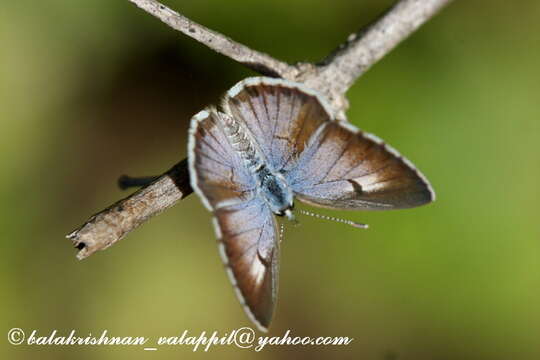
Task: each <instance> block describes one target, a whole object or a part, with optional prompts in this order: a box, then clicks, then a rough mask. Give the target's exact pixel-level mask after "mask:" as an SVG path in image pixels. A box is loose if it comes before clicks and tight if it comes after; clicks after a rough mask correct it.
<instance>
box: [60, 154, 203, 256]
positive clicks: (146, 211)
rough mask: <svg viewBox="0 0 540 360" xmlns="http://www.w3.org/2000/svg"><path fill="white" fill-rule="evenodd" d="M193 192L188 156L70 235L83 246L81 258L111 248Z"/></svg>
mask: <svg viewBox="0 0 540 360" xmlns="http://www.w3.org/2000/svg"><path fill="white" fill-rule="evenodd" d="M192 192H193V190H192V189H191V186H190V184H189V173H188V170H187V159H184V160H182V161H180V162H179V163H178V164H176V165H175V166H173V167H172V168H171V169H170V170H169V171H167V172H166V173H165V174H163V175H161V176H160V177H158V178H157V179H156V180H155V181H154V182H152V183H151V184H150V185H148V186H146V187H144V188H142V189H140V190H139V191H137V192H135V193H133V194H131V195H129V196H128V197H127V198H125V199H122V200H120V201H118V202H117V203H115V204H113V205H111V206H109V207H108V208H107V209H105V210H103V211H101V212H99V213H97V214H96V215H94V216H92V217H91V218H90V219H89V220H88V221H87V222H86V223H85V224H84V225H83V226H81V227H80V228H78V229H77V230H75V231H73V232H72V233H71V234H69V235H68V236H67V238H68V239H70V240H71V241H73V245H74V246H75V247H76V248H77V249H79V252H78V253H77V258H78V259H79V260H82V259H84V258H86V257H88V256H90V255H92V254H93V253H94V252H96V251H97V250H104V249H106V248H108V247H109V246H111V245H112V244H114V243H115V242H117V241H118V240H120V239H122V238H123V237H124V236H125V235H126V234H127V233H129V232H130V231H132V230H134V229H135V228H137V227H138V226H139V225H141V224H142V223H144V222H145V221H147V220H148V219H150V218H151V217H152V216H154V215H157V214H159V213H160V212H162V211H163V210H166V209H168V208H170V207H171V206H173V205H174V204H175V203H176V202H177V201H179V200H182V199H183V198H185V197H186V196H188V195H189V194H191V193H192Z"/></svg>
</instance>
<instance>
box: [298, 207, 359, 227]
mask: <svg viewBox="0 0 540 360" xmlns="http://www.w3.org/2000/svg"><path fill="white" fill-rule="evenodd" d="M298 212H300V214H303V215H308V216H313V217H315V218H317V219H323V220H330V221H335V222H340V223H343V224H347V225H351V226H354V227H355V228H359V229H367V228H368V227H369V226H368V224H362V223H357V222H354V221H351V220H346V219H340V218H336V217H333V216H326V215H321V214H316V213H312V212H311V211H306V210H298Z"/></svg>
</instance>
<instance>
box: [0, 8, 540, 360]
mask: <svg viewBox="0 0 540 360" xmlns="http://www.w3.org/2000/svg"><path fill="white" fill-rule="evenodd" d="M391 3H392V1H375V0H370V1H367V0H362V1H355V0H333V1H323V0H319V1H313V0H296V1H290V0H274V1H271V2H253V1H248V0H228V1H222V0H197V1H195V0H191V1H181V0H169V1H166V4H167V5H169V6H170V7H172V8H174V9H177V10H179V11H181V12H182V13H183V14H185V15H187V16H188V17H190V18H192V19H193V20H195V21H198V22H200V23H202V24H204V25H206V26H208V27H210V28H212V29H215V30H218V31H221V32H223V33H225V34H227V35H228V36H230V37H232V38H234V39H236V40H238V41H240V42H242V43H245V44H247V45H249V46H252V47H254V48H256V49H258V50H262V51H265V52H267V53H270V54H272V55H274V56H276V57H278V58H281V59H283V60H286V61H290V62H294V61H317V60H319V59H321V58H323V57H324V56H325V55H326V54H327V53H328V52H330V51H331V50H332V49H334V48H335V47H336V46H337V44H339V43H340V42H341V41H343V40H344V39H345V38H346V37H347V35H348V34H349V33H351V32H353V31H356V30H357V29H358V28H360V27H361V26H363V25H365V24H367V23H369V22H370V21H372V20H373V19H374V18H375V17H376V16H378V15H379V14H380V13H381V12H383V11H384V10H385V9H386V8H387V7H388V6H389V5H390V4H391ZM539 18H540V3H539V2H538V1H534V0H530V1H519V2H510V1H503V0H498V1H474V2H473V1H456V2H455V3H453V4H451V5H450V7H448V8H447V9H445V10H444V11H443V12H442V13H441V14H439V15H438V16H437V17H436V18H434V19H433V20H432V21H430V22H429V23H428V24H427V25H425V26H424V27H422V28H421V29H420V30H419V31H418V32H417V33H415V34H414V35H413V36H412V37H411V38H410V39H408V40H407V41H406V42H404V43H403V44H402V45H400V46H399V47H398V48H397V49H396V50H394V51H393V52H392V53H391V54H390V55H388V56H387V57H385V58H384V59H383V60H382V61H381V62H380V63H378V64H377V65H376V66H374V67H373V68H372V69H371V70H370V71H369V72H368V73H367V74H365V76H363V77H362V78H361V79H360V80H359V81H358V82H357V83H356V84H355V85H354V87H353V88H352V89H351V90H350V92H349V93H348V96H349V100H350V103H351V107H350V110H349V112H348V116H349V119H350V121H351V122H352V123H354V124H355V125H357V126H359V127H361V128H363V129H365V130H367V131H369V132H372V133H375V134H377V135H378V136H380V137H382V138H383V139H385V140H386V141H388V142H389V143H390V144H392V145H393V146H395V147H396V148H397V149H399V151H400V152H402V153H403V154H405V155H406V156H407V157H408V158H409V159H411V160H412V161H413V162H414V163H415V164H416V165H417V166H418V167H419V168H420V169H421V170H422V171H423V172H424V173H425V174H426V176H427V177H428V178H429V179H430V181H431V183H432V184H433V186H434V188H435V190H436V192H437V195H438V199H437V201H436V202H435V203H434V204H432V205H429V206H425V207H421V208H418V209H413V210H406V211H395V212H378V213H363V212H358V213H338V214H336V213H333V214H334V215H341V216H344V217H347V218H352V219H354V220H356V221H361V222H367V223H369V224H370V225H371V228H370V229H369V230H367V231H363V230H357V229H353V228H349V227H346V226H342V225H339V224H333V223H328V222H322V221H317V220H315V219H311V218H306V219H304V218H303V219H301V220H302V224H301V226H300V227H297V228H289V229H287V232H286V235H285V236H286V237H285V240H284V243H283V246H282V259H281V260H282V265H281V277H280V296H279V303H278V309H277V313H276V316H275V321H274V323H273V325H272V327H271V331H270V335H274V336H277V335H282V334H283V333H284V332H285V331H286V330H287V329H291V331H292V335H297V336H349V337H353V338H354V341H353V342H352V344H351V345H349V346H343V347H302V346H286V347H284V346H282V347H272V348H270V347H269V348H267V349H266V350H265V351H263V352H262V353H258V354H257V356H258V357H260V358H266V359H276V358H283V359H288V358H290V359H301V358H328V357H331V356H332V357H337V358H356V359H387V360H389V359H400V360H401V359H413V360H424V359H426V360H430V359H476V360H479V359H490V360H498V359H501V360H502V359H538V358H540V338H539V335H540V311H539V302H540V301H539V300H540V287H539V285H540V255H539V254H540V244H539V240H540V231H539V227H538V224H539V220H538V211H539V210H538V200H540V196H539V182H540V161H539V154H540V151H539V145H538V141H539V140H538V138H539V135H540V125H539V121H540V110H539V107H538V101H539V99H540V97H539V94H540V66H539V65H540V39H539V34H540V22H539V20H538V19H539ZM0 44H1V50H0V121H1V142H0V159H1V162H0V164H1V171H2V176H0V200H1V207H0V238H1V239H0V240H1V241H0V248H1V250H0V267H1V272H0V274H1V275H0V282H1V289H0V293H1V297H0V320H1V325H2V328H0V330H1V332H2V334H3V335H1V336H2V337H3V340H1V341H0V349H1V351H0V357H1V358H3V359H26V358H28V359H29V358H35V357H36V356H39V358H40V359H68V358H69V359H71V358H73V357H74V356H77V358H80V359H98V358H99V359H124V358H133V357H147V358H170V357H176V358H189V357H195V358H217V357H219V358H234V359H242V358H246V359H247V358H251V357H252V356H253V354H254V353H253V352H252V351H250V350H244V351H242V350H240V349H238V348H236V347H233V346H230V347H214V348H212V349H211V351H210V352H209V353H204V352H200V351H199V352H196V353H193V352H192V351H191V348H190V347H187V346H184V347H161V348H160V349H159V350H158V351H157V352H145V351H143V350H142V349H141V348H140V347H134V348H130V347H105V346H101V347H85V348H81V347H64V348H62V347H53V346H48V347H37V346H34V347H30V346H27V345H21V346H18V347H17V346H12V345H9V344H8V342H7V339H6V334H7V332H8V330H9V329H10V328H13V327H19V328H22V329H24V330H25V331H28V332H29V331H31V330H32V329H37V330H39V332H40V333H42V334H43V335H46V334H48V333H49V332H50V331H52V330H53V329H58V330H59V331H60V332H64V333H67V332H68V331H70V330H71V329H76V330H77V331H78V332H79V334H80V335H83V336H85V335H86V334H88V333H89V332H91V333H93V334H98V333H100V332H101V331H102V330H103V329H107V330H109V333H111V334H113V335H120V336H128V335H130V336H147V337H150V338H152V339H155V338H157V337H158V336H173V335H179V334H181V333H182V332H183V330H184V329H188V330H189V331H190V333H192V334H194V335H198V333H199V332H200V331H203V330H206V331H213V330H219V331H221V332H223V333H224V332H227V331H230V330H232V329H235V328H239V327H242V326H251V324H250V323H249V321H248V320H247V317H246V316H245V315H244V313H243V311H242V309H241V307H240V306H239V304H238V301H237V299H236V297H235V295H234V293H233V291H232V288H231V286H230V284H229V281H228V279H227V277H226V274H225V272H224V271H223V268H222V264H221V260H220V258H219V255H218V251H217V247H216V242H215V239H214V233H213V229H212V227H211V225H210V215H209V213H208V212H207V211H206V210H205V209H204V208H203V206H202V205H201V203H200V201H199V199H198V198H197V197H196V196H190V197H189V198H187V199H186V200H184V201H182V202H181V203H179V204H178V205H177V206H175V207H174V208H172V209H171V210H169V211H167V212H165V213H164V214H162V215H160V216H158V217H156V218H154V219H153V220H152V221H150V222H149V223H147V224H145V225H143V226H142V227H141V228H139V229H138V230H136V231H134V232H133V233H131V234H130V235H129V236H128V237H127V238H126V239H124V240H122V241H120V242H119V243H117V244H116V245H114V246H113V247H111V248H110V249H109V250H107V251H105V252H99V253H96V254H95V255H93V256H91V257H90V258H88V259H86V260H84V261H78V260H76V258H75V252H76V251H75V250H74V249H73V248H72V246H71V242H70V241H69V240H67V239H65V238H64V236H65V235H66V234H67V233H69V232H70V231H71V230H73V229H74V228H75V227H77V226H78V225H79V224H81V223H82V222H83V221H85V220H86V219H87V218H88V216H90V215H91V214H92V213H94V212H97V211H99V210H101V209H102V208H104V207H105V206H107V205H109V204H111V203H112V202H114V201H116V200H118V199H119V198H121V197H124V196H126V193H124V192H121V191H120V190H119V189H118V188H117V187H116V185H115V184H116V180H117V178H118V176H119V175H121V174H124V173H127V174H132V175H149V174H157V173H161V172H163V171H164V170H166V169H168V168H169V167H170V166H171V165H172V164H174V163H175V162H177V161H178V160H180V159H181V158H183V157H185V156H186V131H187V127H188V122H189V119H190V117H191V116H192V115H193V114H194V113H196V112H197V111H199V110H200V109H202V108H203V107H204V106H206V105H207V104H210V103H215V102H216V101H217V100H218V97H219V96H220V94H221V93H222V92H224V91H225V90H226V89H227V88H229V87H230V86H232V85H233V84H234V83H235V82H236V81H238V80H240V79H242V78H243V77H246V76H250V75H253V74H254V73H252V72H250V71H249V70H246V69H244V68H243V67H242V66H241V65H238V64H236V63H234V62H233V61H231V60H229V59H227V58H224V57H222V56H220V55H218V54H215V53H213V52H212V51H210V50H208V49H207V48H205V47H204V46H202V45H199V44H198V43H196V42H195V41H193V40H191V39H189V38H187V37H186V36H183V35H181V34H179V33H177V32H175V31H173V30H171V29H169V28H168V27H166V26H165V25H164V24H162V23H161V22H159V21H158V20H157V19H155V18H153V17H151V16H149V15H147V14H146V13H144V12H142V11H141V10H139V9H137V8H136V7H135V6H133V5H132V4H130V3H129V2H128V1H107V0H93V1H75V0H72V1H61V0H49V1H30V0H17V1H3V2H2V6H1V11H0ZM324 213H328V212H324Z"/></svg>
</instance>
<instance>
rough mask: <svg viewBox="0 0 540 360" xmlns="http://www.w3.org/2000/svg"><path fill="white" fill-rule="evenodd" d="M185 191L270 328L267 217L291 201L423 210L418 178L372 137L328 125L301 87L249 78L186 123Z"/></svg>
mask: <svg viewBox="0 0 540 360" xmlns="http://www.w3.org/2000/svg"><path fill="white" fill-rule="evenodd" d="M188 160H189V166H190V178H191V185H192V187H193V189H194V190H195V192H196V193H197V194H198V195H199V197H200V198H201V200H202V202H203V203H204V205H205V206H206V207H207V208H208V209H209V210H210V211H211V212H212V213H213V216H214V226H215V231H216V236H217V238H218V240H219V246H220V253H221V255H222V259H223V261H224V263H225V265H226V269H227V273H228V274H229V277H230V279H231V282H232V283H233V286H234V288H235V291H236V293H237V295H238V298H239V300H240V302H241V303H242V304H243V306H244V309H245V310H246V313H247V314H248V316H249V317H250V318H251V320H252V321H253V322H254V323H255V324H256V325H257V326H258V327H259V329H260V330H263V331H265V330H266V329H267V327H268V325H269V324H270V321H271V319H272V316H273V313H274V309H275V305H276V301H277V287H278V285H277V284H278V276H277V275H278V272H279V251H280V241H279V235H278V228H277V222H276V217H275V216H274V215H278V216H282V215H287V217H289V218H292V217H293V215H292V213H293V211H294V210H293V200H294V199H296V200H300V201H301V202H304V203H307V204H310V205H315V206H319V207H326V208H331V209H339V210H387V209H403V208H410V207H415V206H419V205H423V204H426V203H429V202H430V201H433V200H434V193H433V190H432V189H431V186H430V185H429V183H428V181H427V179H426V178H425V177H424V176H423V175H422V174H421V173H420V172H419V171H418V170H416V168H415V167H414V166H413V165H412V163H410V162H409V161H408V160H406V159H405V158H403V157H402V156H401V155H400V154H399V153H398V152H397V151H396V150H394V149H393V148H391V147H390V146H388V145H387V144H385V143H384V142H382V141H381V140H380V139H378V138H376V137H374V136H373V135H370V134H367V133H364V132H362V131H360V130H358V129H356V128H355V127H354V126H352V125H350V124H347V123H343V122H340V121H337V120H335V119H334V117H333V116H332V112H331V111H330V108H329V106H328V105H327V104H326V100H325V99H324V98H323V97H322V96H320V95H319V94H317V93H316V92H315V91H313V90H311V89H309V88H306V87H305V86H303V85H301V84H298V83H293V82H288V81H285V80H280V79H271V78H264V77H258V78H248V79H245V80H243V81H241V82H240V83H238V84H237V85H235V86H234V87H233V88H231V90H229V91H228V92H227V94H226V96H225V98H224V99H223V101H222V104H221V108H220V109H219V110H218V109H215V108H208V109H206V110H203V111H201V112H199V113H198V114H197V115H195V116H194V117H193V119H192V122H191V127H190V134H189V147H188Z"/></svg>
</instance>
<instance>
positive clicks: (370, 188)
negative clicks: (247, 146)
mask: <svg viewBox="0 0 540 360" xmlns="http://www.w3.org/2000/svg"><path fill="white" fill-rule="evenodd" d="M222 107H223V109H224V111H225V112H226V113H229V114H230V115H232V116H234V117H235V118H237V119H240V120H241V121H242V122H243V124H245V125H246V127H247V128H248V129H249V131H250V132H251V134H252V136H253V138H254V139H256V140H257V143H258V144H259V147H260V150H261V152H262V153H263V154H265V155H266V157H267V159H266V160H267V161H268V163H269V164H270V165H271V166H272V167H273V169H274V170H276V171H282V172H284V173H285V174H286V178H287V180H288V181H289V183H290V184H291V186H292V187H293V190H294V192H295V195H296V197H297V198H299V199H300V200H302V201H305V202H308V203H310V204H313V205H319V206H324V207H329V208H335V209H369V210H372V209H396V208H409V207H414V206H418V205H422V204H425V203H428V202H430V201H433V200H434V193H433V190H432V189H431V186H430V185H429V183H428V181H427V180H426V179H425V177H424V176H423V175H422V174H421V173H420V172H419V171H417V170H416V169H415V167H414V166H413V165H412V163H410V162H409V161H408V160H406V159H405V158H403V157H402V156H401V155H400V154H399V153H398V152H397V151H395V150H394V149H393V148H391V147H390V146H388V145H386V144H384V143H383V142H382V141H381V140H379V139H377V138H376V137H375V136H373V135H370V134H367V133H364V132H361V131H359V130H358V129H356V128H355V127H354V126H352V125H350V124H347V123H343V122H338V121H335V120H333V118H332V116H331V112H330V111H329V107H328V105H327V104H326V101H325V100H324V99H323V98H322V97H320V96H319V95H317V94H316V93H315V92H314V91H312V90H310V89H309V88H307V87H305V86H303V85H301V84H297V83H293V82H288V81H284V80H280V79H270V78H260V77H256V78H248V79H246V80H243V81H241V82H239V83H238V84H236V85H235V86H234V87H233V88H232V89H231V90H230V91H229V92H228V93H227V95H226V96H225V98H224V100H223V103H222Z"/></svg>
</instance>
